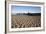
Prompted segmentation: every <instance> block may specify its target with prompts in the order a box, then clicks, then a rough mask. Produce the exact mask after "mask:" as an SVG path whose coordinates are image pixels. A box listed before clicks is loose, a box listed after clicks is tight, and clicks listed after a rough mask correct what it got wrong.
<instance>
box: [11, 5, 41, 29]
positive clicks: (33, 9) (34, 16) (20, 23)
mask: <svg viewBox="0 0 46 34" xmlns="http://www.w3.org/2000/svg"><path fill="white" fill-rule="evenodd" d="M31 27H41V7H39V6H16V5H11V28H31Z"/></svg>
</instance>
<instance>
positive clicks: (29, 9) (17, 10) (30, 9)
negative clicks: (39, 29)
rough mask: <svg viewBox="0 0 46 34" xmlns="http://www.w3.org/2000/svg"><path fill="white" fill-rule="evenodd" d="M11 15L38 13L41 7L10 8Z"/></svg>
mask: <svg viewBox="0 0 46 34" xmlns="http://www.w3.org/2000/svg"><path fill="white" fill-rule="evenodd" d="M11 11H12V14H15V13H28V12H30V13H40V12H41V7H35V6H15V5H12V6H11Z"/></svg>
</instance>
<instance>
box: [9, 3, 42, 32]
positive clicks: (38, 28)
mask: <svg viewBox="0 0 46 34" xmlns="http://www.w3.org/2000/svg"><path fill="white" fill-rule="evenodd" d="M12 5H16V6H36V7H41V27H35V28H34V27H31V28H11V6H12ZM41 29H43V5H31V4H12V3H11V4H9V31H27V30H41Z"/></svg>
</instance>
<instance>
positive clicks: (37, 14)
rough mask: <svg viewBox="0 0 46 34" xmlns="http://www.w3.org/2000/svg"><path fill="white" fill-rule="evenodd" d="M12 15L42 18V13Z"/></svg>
mask: <svg viewBox="0 0 46 34" xmlns="http://www.w3.org/2000/svg"><path fill="white" fill-rule="evenodd" d="M12 15H16V16H40V15H41V13H16V14H12Z"/></svg>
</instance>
